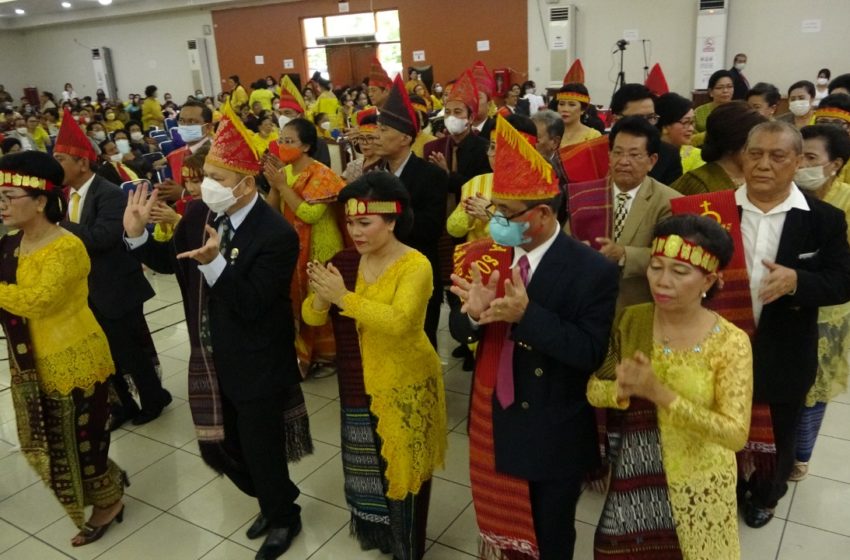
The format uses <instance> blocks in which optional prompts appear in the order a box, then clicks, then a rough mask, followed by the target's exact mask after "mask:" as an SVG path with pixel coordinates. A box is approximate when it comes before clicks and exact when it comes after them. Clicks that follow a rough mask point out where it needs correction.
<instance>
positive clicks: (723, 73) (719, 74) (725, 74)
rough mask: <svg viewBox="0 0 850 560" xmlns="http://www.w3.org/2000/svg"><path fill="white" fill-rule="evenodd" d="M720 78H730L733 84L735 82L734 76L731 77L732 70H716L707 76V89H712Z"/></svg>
mask: <svg viewBox="0 0 850 560" xmlns="http://www.w3.org/2000/svg"><path fill="white" fill-rule="evenodd" d="M735 56H738V55H735ZM722 78H729V79H730V80H732V83H733V84H734V83H735V78H734V77H732V72H730V71H729V70H717V71H716V72H714V74H712V75H711V76H710V77H709V78H708V89H714V86H716V85H717V82H719V81H720V80H721V79H722Z"/></svg>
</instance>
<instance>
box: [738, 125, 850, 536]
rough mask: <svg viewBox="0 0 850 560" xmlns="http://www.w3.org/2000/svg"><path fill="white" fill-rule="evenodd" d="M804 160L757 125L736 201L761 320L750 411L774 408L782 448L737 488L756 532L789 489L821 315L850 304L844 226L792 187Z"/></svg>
mask: <svg viewBox="0 0 850 560" xmlns="http://www.w3.org/2000/svg"><path fill="white" fill-rule="evenodd" d="M802 152H803V149H802V138H801V136H800V133H799V132H798V131H797V130H796V129H795V128H794V127H793V126H792V125H789V124H787V123H783V122H779V121H772V122H766V123H763V124H760V125H757V126H756V127H754V128H753V129H752V131H750V135H749V138H748V140H747V145H746V147H745V149H744V176H745V177H746V181H747V184H746V185H745V186H743V187H741V188H739V189H738V191H736V193H735V198H736V201H737V203H738V206H739V207H740V208H741V232H742V235H743V240H744V253H745V254H746V258H747V272H748V273H749V277H750V291H751V295H752V302H753V315H754V317H755V320H756V332H755V335H754V336H753V385H754V386H753V401H755V402H759V403H766V404H769V405H770V414H771V420H772V422H773V435H774V438H775V441H776V468H775V472H774V473H773V475H772V476H771V477H769V478H768V477H765V476H759V474H760V473H758V472H756V473H755V475H754V476H753V477H752V478H751V479H750V481H749V485H748V486H746V487H744V486H742V487H741V488H740V490H741V493H742V494H745V492H746V491H747V490H749V492H750V494H751V495H750V497H749V498H745V504H744V505H745V517H744V519H745V521H746V523H747V525H749V526H750V527H755V528H758V527H763V526H764V525H766V524H767V523H768V522H769V521H770V520H771V519H772V518H773V511H774V508H775V507H776V504H777V502H778V501H779V499H781V498H782V496H783V495H784V494H785V492H786V491H787V489H788V485H787V480H788V476H789V475H790V474H791V470H792V469H793V466H794V450H795V444H796V441H795V435H796V429H797V422H798V418H799V416H800V412H801V410H802V408H803V405H804V404H805V400H806V395H807V393H808V392H809V389H810V388H811V386H812V384H813V383H814V380H815V375H816V374H817V368H818V360H817V357H818V326H817V318H818V308H819V307H821V306H827V305H837V304H840V303H844V302H846V301H848V300H850V247H848V244H847V223H846V221H845V218H844V214H843V212H841V211H840V210H838V209H836V208H835V207H833V206H831V205H829V204H827V203H825V202H822V201H820V200H817V199H815V198H811V197H807V196H805V195H803V193H802V192H801V191H800V189H799V188H798V187H797V186H796V185H795V184H794V181H793V179H794V172H795V171H796V170H797V168H798V166H799V164H800V162H801V160H802V157H803V155H802ZM774 232H779V233H778V234H776V233H774Z"/></svg>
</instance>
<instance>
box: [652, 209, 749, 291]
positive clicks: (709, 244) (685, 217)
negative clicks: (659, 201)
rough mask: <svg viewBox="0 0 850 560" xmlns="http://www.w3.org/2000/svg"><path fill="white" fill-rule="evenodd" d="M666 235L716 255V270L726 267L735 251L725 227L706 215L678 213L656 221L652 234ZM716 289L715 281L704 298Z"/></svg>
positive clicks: (654, 235) (656, 235) (657, 235)
mask: <svg viewBox="0 0 850 560" xmlns="http://www.w3.org/2000/svg"><path fill="white" fill-rule="evenodd" d="M668 235H678V236H679V237H681V238H683V239H686V240H688V241H690V242H691V243H694V244H696V245H699V246H700V247H702V248H703V249H704V250H705V251H708V252H709V253H711V254H712V255H714V256H715V257H717V260H718V261H719V263H720V266H719V267H718V270H722V269H724V268H726V265H728V264H729V262H730V261H731V260H732V255H733V254H734V253H735V244H734V243H733V242H732V236H731V235H730V234H729V232H728V231H726V228H724V227H723V226H722V225H720V223H719V222H718V221H717V220H715V219H713V218H709V217H707V216H698V215H696V214H678V215H676V216H670V217H669V218H666V219H665V220H662V221H660V222H658V223H657V224H656V225H655V231H654V232H653V234H652V236H653V237H667V236H668ZM716 291H717V283H716V282H715V283H714V285H713V286H712V287H711V289H710V290H709V291H708V293H707V294H706V299H708V298H710V297H711V296H713V295H714V293H715V292H716Z"/></svg>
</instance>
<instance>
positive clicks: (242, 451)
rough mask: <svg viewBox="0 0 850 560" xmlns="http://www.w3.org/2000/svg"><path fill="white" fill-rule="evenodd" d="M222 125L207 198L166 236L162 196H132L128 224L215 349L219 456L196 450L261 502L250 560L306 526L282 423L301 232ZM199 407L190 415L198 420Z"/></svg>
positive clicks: (209, 167) (290, 373)
mask: <svg viewBox="0 0 850 560" xmlns="http://www.w3.org/2000/svg"><path fill="white" fill-rule="evenodd" d="M229 121H230V119H229V118H228V117H227V116H226V117H225V120H224V121H223V123H222V127H223V129H222V130H223V132H219V136H217V137H216V140H214V141H213V146H212V149H211V150H210V154H209V155H208V156H207V160H206V163H205V165H204V174H205V179H204V183H203V185H202V187H201V189H202V195H203V199H204V202H202V201H193V202H192V203H190V204H189V206H188V207H187V210H186V215H185V216H184V217H183V219H182V220H181V221H180V224H179V227H178V228H177V230H176V231H175V234H174V238H173V239H172V241H171V242H157V241H153V240H150V239H149V238H148V235H147V231H146V230H145V224H146V223H147V222H148V220H149V218H150V212H151V208H152V207H153V206H154V205H155V203H156V199H157V194H156V192H154V194H153V195H152V196H151V197H150V198H149V199H146V195H147V189H146V188H141V189H139V190H138V191H137V192H135V193H133V195H132V196H131V198H130V200H129V202H128V204H127V208H126V211H125V213H124V230H125V232H126V236H127V240H126V241H127V244H128V245H129V247H130V249H132V250H133V252H134V253H135V254H136V256H137V257H138V258H140V259H141V260H142V261H143V262H145V263H146V264H148V266H150V267H152V268H153V269H154V270H157V271H160V272H164V273H177V274H178V280H179V281H180V285H181V286H180V287H181V290H182V291H183V297H184V307H185V309H186V311H187V321H189V323H190V324H189V325H188V326H189V329H190V338H192V339H193V341H194V339H195V338H197V339H198V340H199V343H200V345H201V346H203V347H204V348H205V350H204V354H203V355H204V356H209V353H211V354H212V362H213V363H212V366H206V367H208V368H210V369H212V370H214V376H213V378H214V379H215V380H217V385H218V388H217V389H216V390H215V391H214V393H215V394H216V397H218V396H219V394H220V401H221V413H220V418H221V421H220V423H221V424H223V431H224V434H223V436H224V438H223V439H224V441H223V445H222V447H223V448H224V449H225V453H224V454H225V455H226V459H225V460H222V461H219V462H218V464H214V463H212V461H211V460H210V457H211V454H210V453H207V450H206V449H205V448H204V447H202V448H201V451H202V456H204V458H205V460H206V461H207V462H208V464H210V466H213V467H214V468H217V470H219V471H221V472H223V473H224V474H225V475H227V476H228V478H230V479H231V480H232V481H233V483H234V484H235V485H236V486H237V487H238V488H239V489H240V490H242V491H243V492H245V493H246V494H248V495H250V496H255V497H257V499H258V501H259V504H260V515H259V516H258V517H257V520H256V521H255V522H254V524H253V525H252V526H251V528H249V529H248V536H249V538H256V537H258V536H260V535H262V534H263V533H265V532H266V531H268V536H267V537H266V540H265V542H264V543H263V545H262V547H261V548H260V550H259V552H258V553H257V556H256V558H257V559H259V560H264V559H273V558H277V557H279V556H280V555H282V554H283V553H284V552H286V550H287V549H288V548H289V546H290V544H291V542H292V540H293V539H294V538H295V536H296V535H297V534H298V533H299V532H300V531H301V516H300V512H301V508H300V507H299V506H298V504H296V503H295V500H296V498H298V495H299V490H298V487H297V486H295V484H294V483H293V482H292V480H290V478H289V471H288V469H287V441H291V440H288V439H287V436H288V433H287V429H286V427H285V422H284V421H285V414H284V404H285V402H287V400H288V396H287V395H288V394H289V392H290V391H291V390H292V389H295V390H298V391H299V392H300V389H299V387H298V384H299V383H300V381H301V375H300V373H299V370H298V365H297V363H296V358H295V345H294V341H295V322H294V319H293V315H292V303H291V301H290V298H289V285H290V283H291V281H292V274H293V271H294V269H295V265H296V261H297V259H298V237H297V235H296V233H295V230H293V228H292V226H290V225H289V224H288V223H287V222H286V220H284V219H283V217H282V216H281V215H280V214H279V213H277V212H275V211H274V210H273V209H272V208H271V207H270V206H269V205H268V204H266V202H265V201H264V200H262V199H261V198H260V197H259V195H258V193H257V185H256V179H255V175H256V174H259V172H260V167H259V161H257V160H256V158H255V157H254V156H253V155H251V152H250V151H248V147H247V144H242V145H237V146H233V145H232V144H228V143H227V141H228V139H229V140H231V141H232V140H233V139H234V138H238V136H237V133H236V132H234V128H235V127H234V125H233V124H232V122H229ZM220 138H221V139H223V140H222V141H220V140H219V139H220ZM240 155H241V156H244V157H242V158H241V159H240ZM236 168H238V169H240V170H241V171H240V172H237V171H235V170H234V169H236ZM214 225H215V227H213V226H214ZM190 314H191V316H190ZM193 343H194V342H193ZM193 361H194V360H193ZM191 368H192V365H191V363H190V369H191ZM190 374H191V371H190ZM190 380H191V377H190ZM192 390H193V388H192V386H191V385H190V392H191V391H192ZM190 400H191V399H190ZM302 404H303V401H302ZM202 413H203V410H199V411H196V410H195V408H193V410H192V414H193V418H194V419H195V420H196V426H197V425H198V424H199V422H198V419H199V418H201V417H202V416H201V414H202ZM198 428H199V436H200V435H201V433H202V432H201V426H198ZM199 443H200V441H199ZM211 463H212V464H211Z"/></svg>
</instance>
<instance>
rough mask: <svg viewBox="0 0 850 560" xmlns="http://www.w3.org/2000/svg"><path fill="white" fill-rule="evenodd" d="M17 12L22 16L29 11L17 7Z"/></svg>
mask: <svg viewBox="0 0 850 560" xmlns="http://www.w3.org/2000/svg"><path fill="white" fill-rule="evenodd" d="M15 13H16V14H18V15H19V16H22V15H24V14H25V13H27V12H26V11H25V10H22V9H21V8H15Z"/></svg>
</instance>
